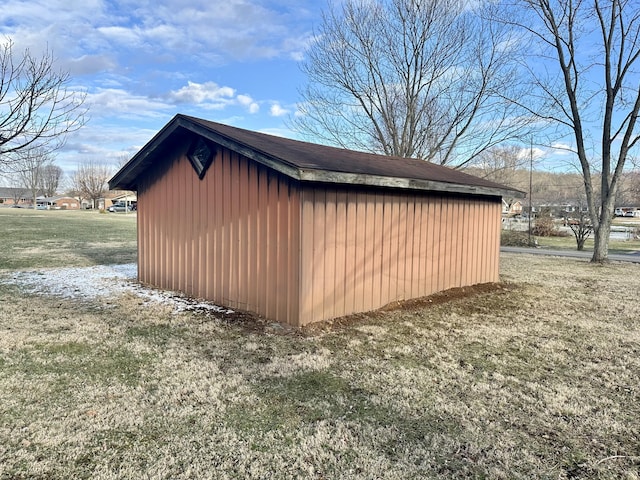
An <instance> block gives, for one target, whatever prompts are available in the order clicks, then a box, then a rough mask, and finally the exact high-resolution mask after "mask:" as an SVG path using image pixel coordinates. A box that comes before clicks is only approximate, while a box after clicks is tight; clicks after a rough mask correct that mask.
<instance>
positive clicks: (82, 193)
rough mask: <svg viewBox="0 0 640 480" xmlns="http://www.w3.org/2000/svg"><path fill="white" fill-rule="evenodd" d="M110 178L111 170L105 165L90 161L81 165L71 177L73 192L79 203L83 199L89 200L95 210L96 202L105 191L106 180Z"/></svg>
mask: <svg viewBox="0 0 640 480" xmlns="http://www.w3.org/2000/svg"><path fill="white" fill-rule="evenodd" d="M110 177H111V169H110V168H109V167H108V166H106V165H100V164H97V163H94V162H90V161H89V162H84V163H81V164H80V165H78V170H76V172H75V174H74V175H73V177H72V183H73V191H74V192H76V194H77V195H78V197H79V198H80V201H81V202H82V199H83V198H84V199H87V200H90V201H91V204H92V206H93V208H95V207H96V205H97V203H98V200H99V199H100V198H102V197H103V196H104V194H105V192H106V191H107V180H109V178H110Z"/></svg>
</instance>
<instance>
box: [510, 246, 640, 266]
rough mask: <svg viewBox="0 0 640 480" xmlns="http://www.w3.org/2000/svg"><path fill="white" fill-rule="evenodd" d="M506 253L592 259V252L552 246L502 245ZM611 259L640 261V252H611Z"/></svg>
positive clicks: (616, 260)
mask: <svg viewBox="0 0 640 480" xmlns="http://www.w3.org/2000/svg"><path fill="white" fill-rule="evenodd" d="M500 251H501V252H505V253H527V254H530V255H552V256H555V257H572V258H585V259H587V260H589V259H591V256H592V255H593V253H592V252H579V251H577V250H553V249H550V248H526V247H500ZM609 260H611V261H614V262H632V263H640V252H633V253H610V254H609Z"/></svg>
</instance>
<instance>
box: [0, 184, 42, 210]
mask: <svg viewBox="0 0 640 480" xmlns="http://www.w3.org/2000/svg"><path fill="white" fill-rule="evenodd" d="M38 195H40V192H38ZM32 203H33V196H32V193H31V191H30V190H29V189H28V188H19V187H0V205H16V206H19V207H27V206H30V205H31V204H32Z"/></svg>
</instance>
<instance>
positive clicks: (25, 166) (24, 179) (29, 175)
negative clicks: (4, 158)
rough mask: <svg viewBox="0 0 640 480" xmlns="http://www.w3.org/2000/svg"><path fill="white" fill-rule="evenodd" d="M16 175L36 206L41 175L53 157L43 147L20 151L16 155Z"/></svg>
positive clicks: (39, 191) (40, 185)
mask: <svg viewBox="0 0 640 480" xmlns="http://www.w3.org/2000/svg"><path fill="white" fill-rule="evenodd" d="M17 161H18V165H16V166H14V167H15V168H16V170H15V171H16V175H17V177H18V179H19V181H20V185H21V186H22V187H23V188H25V189H26V190H28V191H29V192H30V194H31V202H32V205H33V207H34V208H35V207H36V203H37V198H38V193H41V187H42V177H43V173H44V171H45V169H46V168H48V167H49V166H51V165H52V161H53V159H52V158H51V156H50V155H49V154H48V153H47V152H46V150H43V149H37V150H26V151H22V152H20V153H19V154H18V156H17Z"/></svg>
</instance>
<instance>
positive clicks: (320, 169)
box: [109, 114, 522, 196]
mask: <svg viewBox="0 0 640 480" xmlns="http://www.w3.org/2000/svg"><path fill="white" fill-rule="evenodd" d="M196 136H201V137H203V138H206V139H208V140H209V141H211V142H213V143H215V144H218V145H222V146H223V147H226V148H228V149H230V150H232V151H235V152H237V153H239V154H242V155H244V156H246V157H248V158H250V159H252V160H254V161H256V162H258V163H261V164H263V165H266V166H268V167H270V168H273V169H274V170H276V171H279V172H280V173H282V174H284V175H287V176H289V177H291V178H293V179H296V180H299V181H301V182H326V183H338V184H351V185H369V186H379V187H391V188H403V189H417V190H431V191H441V192H451V193H466V194H475V195H489V196H506V195H513V194H514V193H517V194H522V192H520V191H518V190H514V189H511V188H509V187H506V186H504V185H500V184H498V183H495V182H491V181H489V180H485V179H482V178H478V177H475V176H473V175H469V174H466V173H463V172H460V171H458V170H454V169H451V168H448V167H444V166H441V165H437V164H434V163H430V162H427V161H424V160H417V159H407V158H399V157H390V156H385V155H376V154H373V153H365V152H358V151H354V150H347V149H343V148H336V147H329V146H326V145H318V144H314V143H308V142H302V141H299V140H291V139H288V138H282V137H277V136H273V135H267V134H264V133H259V132H254V131H251V130H244V129H241V128H237V127H232V126H229V125H224V124H221V123H216V122H210V121H207V120H202V119H199V118H195V117H190V116H186V115H181V114H178V115H176V116H175V117H174V118H173V119H172V120H171V121H170V122H169V123H168V124H167V125H165V126H164V127H163V128H162V130H160V132H158V133H157V134H156V135H155V136H154V137H153V138H152V139H151V140H150V141H149V142H148V143H147V144H146V145H145V146H144V147H143V148H142V149H141V150H140V151H139V152H138V153H137V154H136V155H135V156H134V157H133V158H132V159H131V160H130V161H129V162H128V163H127V164H126V165H125V166H124V167H122V169H121V170H120V171H119V172H118V173H116V174H115V175H114V177H113V178H112V179H111V180H110V181H109V188H111V189H123V190H137V186H138V181H139V179H140V177H141V175H142V174H143V173H144V172H145V171H146V170H147V169H148V168H152V167H153V164H154V163H155V161H156V160H157V159H158V158H160V157H161V156H162V152H163V151H164V150H165V149H166V148H168V147H170V146H171V145H174V144H175V141H177V140H178V141H179V140H180V139H184V141H190V140H189V138H191V139H193V138H196ZM191 141H193V140H191Z"/></svg>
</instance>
